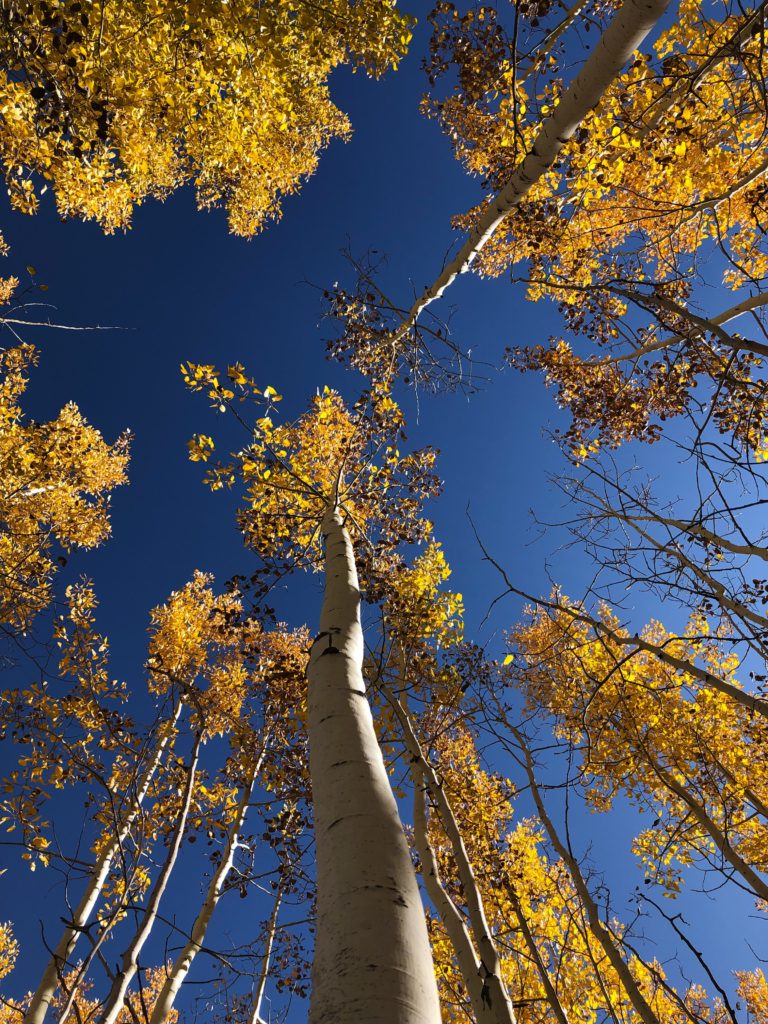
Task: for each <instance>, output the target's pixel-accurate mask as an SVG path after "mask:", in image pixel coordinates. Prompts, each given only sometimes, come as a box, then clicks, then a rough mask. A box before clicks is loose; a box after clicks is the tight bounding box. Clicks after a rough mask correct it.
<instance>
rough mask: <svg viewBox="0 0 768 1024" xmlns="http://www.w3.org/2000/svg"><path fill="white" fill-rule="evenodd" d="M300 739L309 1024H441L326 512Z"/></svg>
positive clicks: (348, 591) (351, 585) (351, 567)
mask: <svg viewBox="0 0 768 1024" xmlns="http://www.w3.org/2000/svg"><path fill="white" fill-rule="evenodd" d="M322 530H323V535H324V539H325V596H324V599H323V608H322V613H321V616H320V633H319V634H318V636H317V638H316V639H315V641H314V643H313V645H312V651H311V654H310V660H309V666H308V668H307V678H308V682H309V713H308V733H309V748H310V762H309V763H310V777H311V781H312V799H313V805H314V813H315V842H316V847H317V933H316V940H315V958H314V963H313V966H312V999H311V1005H310V1022H311V1024H439V1022H440V1008H439V1004H438V998H437V986H436V983H435V978H434V971H433V966H432V957H431V954H430V948H429V940H428V937H427V928H426V921H425V918H424V910H423V907H422V904H421V898H420V894H419V888H418V884H417V881H416V874H415V872H414V869H413V864H412V863H411V858H410V853H409V850H408V844H407V842H406V839H405V835H404V833H403V828H402V825H401V823H400V817H399V814H398V810H397V804H396V802H395V798H394V795H393V793H392V789H391V787H390V784H389V779H388V777H387V771H386V768H385V766H384V759H383V757H382V755H381V750H380V749H379V745H378V742H377V739H376V733H375V731H374V728H373V719H372V717H371V710H370V707H369V705H368V701H367V699H366V695H365V686H364V683H363V674H362V665H363V631H362V627H361V624H360V590H359V584H358V579H357V569H356V567H355V559H354V553H353V550H352V543H351V541H350V539H349V535H348V533H347V531H346V529H345V528H344V526H343V523H342V520H341V516H340V515H339V512H338V511H337V510H336V509H335V508H329V509H328V511H327V512H326V515H325V518H324V520H323V524H322Z"/></svg>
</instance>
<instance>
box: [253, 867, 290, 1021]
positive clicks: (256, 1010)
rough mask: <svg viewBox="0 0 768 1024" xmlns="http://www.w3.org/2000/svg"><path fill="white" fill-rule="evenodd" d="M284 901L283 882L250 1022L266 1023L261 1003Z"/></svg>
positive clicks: (266, 943)
mask: <svg viewBox="0 0 768 1024" xmlns="http://www.w3.org/2000/svg"><path fill="white" fill-rule="evenodd" d="M282 901H283V886H282V883H281V884H280V885H279V886H278V887H277V892H276V893H275V903H274V906H273V907H272V915H271V917H270V919H269V924H268V925H267V934H266V937H265V939H264V955H263V957H262V958H261V970H260V971H259V977H258V979H257V981H256V990H255V992H254V993H253V1005H252V1007H251V1013H250V1016H249V1017H248V1024H264V1019H263V1017H262V1016H261V1004H262V1003H263V1002H264V992H265V990H266V987H267V978H268V977H269V964H270V961H271V959H272V947H273V946H274V944H275V935H276V934H277V918H278V916H279V914H280V904H281V903H282Z"/></svg>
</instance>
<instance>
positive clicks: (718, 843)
mask: <svg viewBox="0 0 768 1024" xmlns="http://www.w3.org/2000/svg"><path fill="white" fill-rule="evenodd" d="M643 753H644V754H645V756H646V757H647V758H648V763H649V764H650V766H651V768H652V769H653V771H654V772H655V773H656V775H658V777H659V779H661V781H662V782H663V783H664V785H665V786H666V787H667V789H669V791H670V792H671V793H674V794H675V796H676V797H678V798H679V799H680V800H682V801H683V803H684V804H685V805H686V807H688V809H689V810H690V812H691V816H692V817H693V818H694V819H695V820H696V821H697V822H698V823H699V825H700V826H701V827H702V829H703V830H704V831H705V832H706V833H707V835H708V836H709V837H710V839H711V840H712V843H713V844H714V846H715V848H716V849H717V850H719V852H720V853H721V855H722V857H723V859H724V860H725V861H727V862H728V863H729V864H730V865H731V867H732V868H733V870H734V871H735V872H736V873H737V874H739V875H741V877H742V878H743V879H744V881H745V882H746V883H747V885H748V886H749V887H750V889H751V890H752V892H753V893H754V894H755V895H756V896H757V897H758V898H759V899H761V900H766V901H768V883H766V881H765V880H764V879H763V878H761V877H760V875H758V873H757V872H756V871H755V870H754V869H753V868H752V867H751V866H750V865H749V864H748V863H747V862H746V861H745V860H744V859H743V858H742V857H740V856H739V854H738V853H737V852H736V850H734V848H733V847H732V846H731V844H730V842H729V841H728V837H727V836H726V835H725V833H724V832H723V830H722V829H721V828H720V827H719V826H718V825H716V824H715V822H714V821H713V820H712V818H711V817H710V816H709V814H708V813H707V810H706V807H705V806H704V805H703V804H701V803H699V801H698V800H696V799H695V797H693V796H692V795H691V793H689V792H688V790H687V789H686V788H685V786H682V785H681V784H680V783H679V782H678V781H677V779H675V777H674V775H673V774H672V772H669V771H667V769H666V768H663V767H662V766H661V765H660V764H659V763H658V762H657V761H656V760H654V758H653V757H652V756H651V755H650V754H649V753H648V751H647V750H644V751H643Z"/></svg>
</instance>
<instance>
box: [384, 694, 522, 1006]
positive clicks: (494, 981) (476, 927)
mask: <svg viewBox="0 0 768 1024" xmlns="http://www.w3.org/2000/svg"><path fill="white" fill-rule="evenodd" d="M390 700H391V703H392V705H393V707H394V709H395V712H396V714H397V717H398V719H399V721H400V724H401V726H402V728H403V735H404V739H405V745H406V747H407V748H408V752H409V753H410V755H411V757H412V758H413V760H414V764H415V765H416V766H417V768H418V771H419V773H420V774H421V777H422V779H423V780H424V785H425V786H426V788H427V792H428V793H429V795H430V796H431V797H432V800H433V801H434V803H435V806H436V808H437V813H438V816H439V818H440V821H441V823H442V825H443V829H444V831H445V835H446V837H447V839H448V841H449V843H450V844H451V850H452V852H453V859H454V861H455V863H456V868H457V870H458V873H459V880H460V882H461V885H462V888H463V889H464V900H465V903H466V907H467V914H468V916H469V922H470V927H471V929H472V937H473V938H474V941H475V946H476V947H477V950H478V953H479V973H480V978H481V979H482V984H481V993H480V996H481V1001H482V1003H483V1005H484V1006H487V1007H488V1008H489V1009H490V1010H491V1011H492V1014H491V1016H492V1018H493V1020H495V1021H496V1022H497V1024H515V1011H514V1008H513V1006H512V1000H511V999H510V998H509V994H508V992H507V990H506V987H505V985H504V981H503V979H502V977H501V964H500V962H499V952H498V950H497V949H496V943H495V942H494V940H493V936H492V935H491V929H490V928H489V927H488V921H487V919H486V916H485V907H484V905H483V897H482V894H481V892H480V887H479V886H478V884H477V879H476V878H475V872H474V870H473V868H472V863H471V861H470V859H469V854H468V853H467V848H466V846H465V845H464V839H463V838H462V835H461V829H460V828H459V824H458V822H457V821H456V816H455V815H454V813H453V808H452V807H451V802H450V800H449V799H448V796H447V794H446V792H445V789H444V788H443V785H442V782H441V781H440V779H439V778H438V776H437V773H436V772H435V769H434V768H433V767H432V765H431V764H430V763H429V761H428V760H427V759H426V758H425V757H424V753H423V751H422V749H421V744H420V743H419V740H418V737H417V736H416V733H415V732H414V730H413V726H412V725H411V720H410V718H409V717H408V713H407V711H406V710H405V708H404V707H403V706H402V704H401V703H400V701H399V700H397V699H396V698H395V697H394V696H391V697H390ZM430 898H431V896H430ZM457 952H458V950H457ZM465 982H466V984H467V988H468V989H469V988H470V985H471V983H472V979H471V978H465ZM483 1019H485V1016H484V1017H483ZM479 1020H480V1018H478V1021H479Z"/></svg>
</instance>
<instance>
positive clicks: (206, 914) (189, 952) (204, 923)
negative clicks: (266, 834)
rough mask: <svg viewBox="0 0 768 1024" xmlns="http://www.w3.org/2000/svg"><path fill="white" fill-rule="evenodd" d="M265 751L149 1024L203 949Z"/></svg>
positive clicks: (162, 1012)
mask: <svg viewBox="0 0 768 1024" xmlns="http://www.w3.org/2000/svg"><path fill="white" fill-rule="evenodd" d="M265 751H266V740H265V742H264V743H263V744H262V748H261V752H260V753H259V755H258V757H257V758H256V759H255V761H254V762H253V765H252V767H251V769H250V770H249V772H248V776H247V778H246V780H245V783H244V785H243V790H242V793H241V794H240V800H239V801H238V804H237V808H236V809H235V816H234V818H233V820H232V823H231V824H230V826H229V830H228V832H227V840H226V843H225V845H224V850H223V851H222V856H221V860H220V861H219V865H218V867H217V868H216V870H215V871H214V873H213V875H212V877H211V881H210V883H209V885H208V890H207V892H206V894H205V899H204V900H203V904H202V906H201V907H200V910H199V912H198V915H197V917H196V918H195V923H194V924H193V925H192V931H191V932H190V936H189V939H188V940H187V943H186V945H185V946H184V948H183V949H182V951H181V953H179V955H178V957H177V958H176V961H175V963H174V965H173V967H172V968H171V970H170V972H169V974H168V977H167V978H166V979H165V983H164V985H163V987H162V989H161V990H160V994H159V995H158V997H157V999H156V1001H155V1005H154V1007H153V1008H152V1016H151V1017H150V1021H149V1024H161V1022H162V1021H164V1020H165V1019H166V1018H167V1016H168V1014H169V1013H170V1012H171V1010H172V1009H173V1004H174V1001H175V999H176V996H177V994H178V991H179V989H180V988H181V986H182V985H183V984H184V981H185V979H186V977H187V975H188V974H189V972H190V970H191V968H192V964H193V962H194V959H195V957H196V956H197V954H198V953H199V952H200V949H201V948H202V945H203V942H204V940H205V933H206V932H207V930H208V925H209V923H210V920H211V918H212V917H213V912H214V910H215V909H216V906H217V904H218V902H219V900H220V898H221V894H222V892H223V889H224V883H225V881H226V879H227V875H228V874H229V871H230V868H231V867H232V864H233V862H234V859H235V853H236V852H237V844H238V840H239V838H240V833H241V831H242V829H243V824H244V822H245V817H246V815H247V813H248V805H249V804H250V801H251V793H252V792H253V787H254V785H255V783H256V777H257V775H258V773H259V770H260V769H261V765H262V763H263V761H264V753H265Z"/></svg>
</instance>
